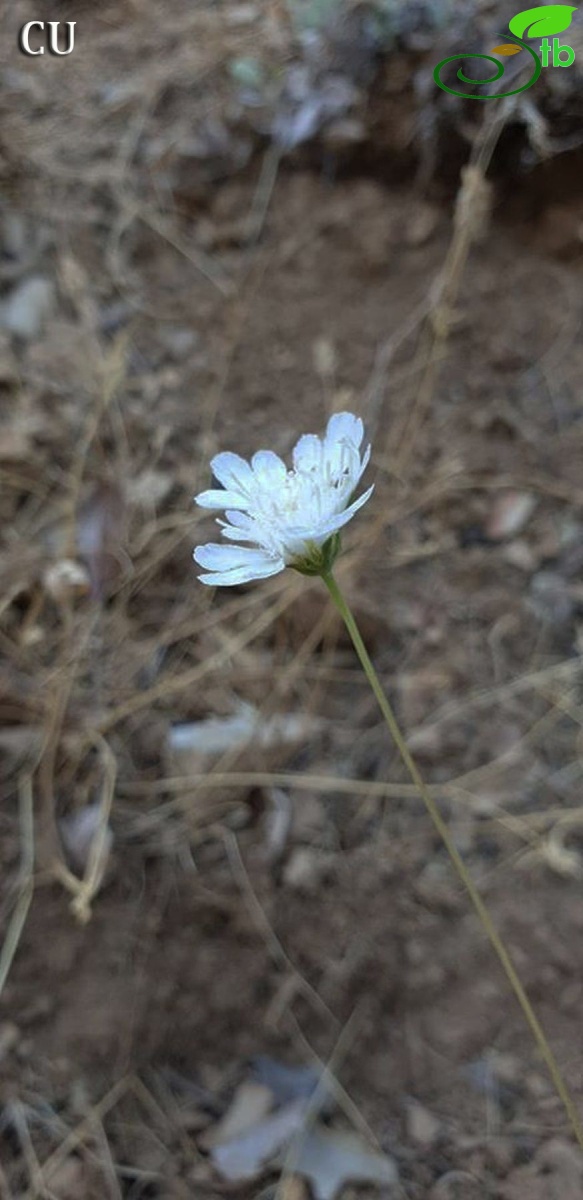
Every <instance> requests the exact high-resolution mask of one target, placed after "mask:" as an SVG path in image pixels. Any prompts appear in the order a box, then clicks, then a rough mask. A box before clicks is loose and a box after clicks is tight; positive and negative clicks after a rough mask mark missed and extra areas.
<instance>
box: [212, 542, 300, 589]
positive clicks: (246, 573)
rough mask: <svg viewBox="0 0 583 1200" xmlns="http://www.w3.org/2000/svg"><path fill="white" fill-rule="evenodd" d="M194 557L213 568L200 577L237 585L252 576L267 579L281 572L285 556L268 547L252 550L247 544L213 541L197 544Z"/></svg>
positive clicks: (222, 584)
mask: <svg viewBox="0 0 583 1200" xmlns="http://www.w3.org/2000/svg"><path fill="white" fill-rule="evenodd" d="M194 560H195V562H197V563H198V564H199V566H201V567H206V568H208V569H209V570H210V572H211V574H208V575H199V579H200V580H201V582H202V583H207V584H209V586H212V587H215V586H216V587H234V586H236V585H237V584H239V583H249V582H250V581H251V580H253V579H267V578H268V577H269V576H270V575H277V574H279V572H280V571H283V569H284V567H285V563H284V561H283V559H282V558H274V556H273V555H272V554H268V553H267V552H266V551H265V550H252V549H249V547H247V546H220V545H217V544H216V543H212V542H210V543H208V544H207V545H206V546H197V547H196V550H195V551H194Z"/></svg>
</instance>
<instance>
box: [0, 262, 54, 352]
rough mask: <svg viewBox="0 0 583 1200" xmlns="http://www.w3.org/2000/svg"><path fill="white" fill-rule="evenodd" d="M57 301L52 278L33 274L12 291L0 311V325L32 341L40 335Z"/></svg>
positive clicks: (17, 335)
mask: <svg viewBox="0 0 583 1200" xmlns="http://www.w3.org/2000/svg"><path fill="white" fill-rule="evenodd" d="M54 302H55V289H54V286H53V284H52V283H51V281H50V279H45V277H44V276H43V275H31V276H30V278H29V279H24V280H23V281H22V283H20V284H19V286H18V287H17V288H15V290H14V291H13V292H12V293H11V295H10V296H9V297H8V300H7V301H6V303H5V305H4V307H3V309H2V310H1V311H0V325H2V326H3V327H4V329H7V330H8V332H9V333H12V334H14V335H15V336H16V337H21V338H23V339H24V340H25V341H31V340H32V339H33V338H36V337H38V335H39V333H40V332H41V330H42V328H43V325H44V323H45V321H46V319H47V317H48V316H49V314H50V313H51V311H52V309H53V307H54Z"/></svg>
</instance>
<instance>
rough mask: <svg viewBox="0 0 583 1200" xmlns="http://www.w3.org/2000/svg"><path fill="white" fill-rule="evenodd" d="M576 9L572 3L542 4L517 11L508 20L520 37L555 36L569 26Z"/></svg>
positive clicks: (511, 29) (513, 31) (510, 28)
mask: <svg viewBox="0 0 583 1200" xmlns="http://www.w3.org/2000/svg"><path fill="white" fill-rule="evenodd" d="M576 11H577V10H576V9H575V8H574V7H572V5H570V4H541V5H539V7H538V8H525V10H524V12H519V13H517V14H516V16H515V17H513V18H512V20H511V21H509V22H508V28H509V30H510V32H511V33H513V34H515V36H516V37H519V38H520V37H531V38H534V37H553V36H554V34H556V33H563V31H564V30H565V29H568V28H569V25H570V24H571V21H572V19H573V13H574V12H576Z"/></svg>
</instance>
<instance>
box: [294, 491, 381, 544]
mask: <svg viewBox="0 0 583 1200" xmlns="http://www.w3.org/2000/svg"><path fill="white" fill-rule="evenodd" d="M373 492H374V483H373V485H372V487H369V488H368V490H367V491H366V492H363V494H362V496H359V498H358V500H355V501H354V502H353V503H352V504H350V505H349V506H348V508H345V509H344V511H343V512H341V513H338V514H337V515H336V516H334V517H330V518H329V519H328V520H327V521H323V522H322V524H321V525H318V528H317V529H314V530H313V531H312V532H311V534H310V533H306V534H305V537H306V540H307V541H309V540H314V541H318V542H320V541H325V540H326V538H329V537H330V535H331V534H333V533H336V532H337V531H338V530H339V529H342V528H343V526H344V525H348V522H349V521H351V520H352V518H353V516H354V514H355V512H358V509H359V508H362V506H363V504H366V502H367V500H369V499H370V497H371V496H372V493H373Z"/></svg>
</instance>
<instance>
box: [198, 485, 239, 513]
mask: <svg viewBox="0 0 583 1200" xmlns="http://www.w3.org/2000/svg"><path fill="white" fill-rule="evenodd" d="M194 502H195V504H198V505H199V507H200V508H247V505H248V504H249V500H248V497H247V496H243V495H242V493H241V492H227V491H222V490H221V489H219V488H211V489H210V490H209V491H208V492H199V494H198V496H195V497H194Z"/></svg>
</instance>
